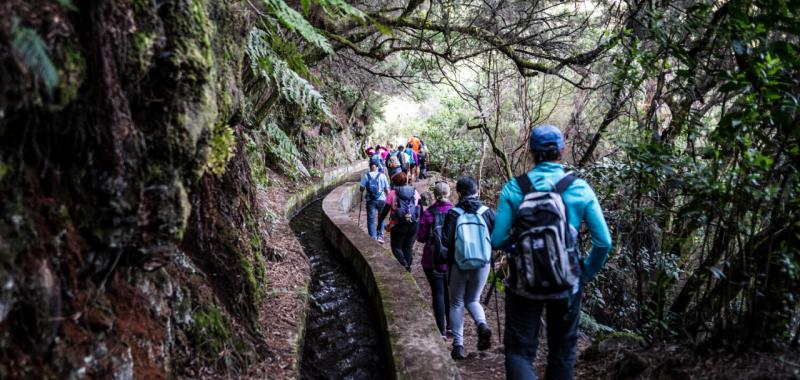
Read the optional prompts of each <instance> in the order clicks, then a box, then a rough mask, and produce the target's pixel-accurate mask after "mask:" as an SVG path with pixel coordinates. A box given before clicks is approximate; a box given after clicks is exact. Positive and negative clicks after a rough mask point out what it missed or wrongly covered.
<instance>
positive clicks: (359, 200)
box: [358, 193, 364, 228]
mask: <svg viewBox="0 0 800 380" xmlns="http://www.w3.org/2000/svg"><path fill="white" fill-rule="evenodd" d="M362 204H364V193H361V194H360V195H359V196H358V227H359V228H361V210H362V209H363V207H361V205H362Z"/></svg>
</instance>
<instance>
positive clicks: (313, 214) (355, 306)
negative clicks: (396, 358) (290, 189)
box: [291, 201, 389, 379]
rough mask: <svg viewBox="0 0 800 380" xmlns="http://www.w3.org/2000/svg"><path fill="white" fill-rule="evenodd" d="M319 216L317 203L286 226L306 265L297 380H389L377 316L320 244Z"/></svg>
mask: <svg viewBox="0 0 800 380" xmlns="http://www.w3.org/2000/svg"><path fill="white" fill-rule="evenodd" d="M321 213H322V201H316V202H314V203H312V204H311V205H309V206H308V207H306V208H305V209H304V210H302V211H301V212H300V213H299V214H298V215H297V216H296V217H295V218H294V219H292V222H291V226H292V230H294V233H295V234H296V235H297V237H298V239H299V240H300V242H301V244H302V245H303V250H304V251H305V253H306V256H308V259H309V263H310V265H311V284H310V286H309V292H310V301H309V304H310V305H309V310H308V317H307V319H306V335H305V344H304V348H303V359H302V364H301V365H302V367H301V375H300V377H301V379H384V378H388V377H389V370H388V368H389V367H388V365H387V363H388V360H387V358H386V354H385V353H384V350H383V342H382V338H381V333H380V330H379V324H378V317H377V315H378V313H377V312H375V310H374V307H373V305H372V303H371V302H370V300H369V298H367V294H366V291H365V290H364V288H363V286H362V285H361V283H360V281H359V279H358V277H357V276H356V274H355V273H354V272H353V269H352V268H351V267H350V266H349V265H348V264H347V263H346V262H345V261H344V260H343V259H342V258H341V256H340V255H339V254H338V253H337V252H335V251H334V250H333V249H332V247H331V246H330V245H329V244H328V242H327V241H326V240H325V237H324V236H323V234H322V225H321Z"/></svg>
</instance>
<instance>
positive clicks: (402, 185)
mask: <svg viewBox="0 0 800 380" xmlns="http://www.w3.org/2000/svg"><path fill="white" fill-rule="evenodd" d="M392 184H393V185H394V187H393V189H392V190H391V191H389V195H388V196H387V197H386V204H388V205H390V208H391V211H390V218H389V231H390V232H391V233H392V236H391V246H392V253H393V254H394V257H395V258H396V259H397V261H398V262H399V263H400V265H402V266H403V268H406V270H407V271H409V272H411V261H412V259H413V257H414V238H415V237H416V234H417V225H418V221H419V214H420V212H419V211H420V210H419V200H420V195H419V193H418V192H417V190H416V189H414V187H413V186H411V185H409V184H408V180H407V178H406V174H405V173H403V172H400V173H397V174H395V175H393V176H392Z"/></svg>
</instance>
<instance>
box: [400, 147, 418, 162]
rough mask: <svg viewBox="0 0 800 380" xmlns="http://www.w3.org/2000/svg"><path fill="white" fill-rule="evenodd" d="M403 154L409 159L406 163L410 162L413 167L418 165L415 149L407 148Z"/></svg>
mask: <svg viewBox="0 0 800 380" xmlns="http://www.w3.org/2000/svg"><path fill="white" fill-rule="evenodd" d="M403 153H405V154H406V157H407V159H406V161H408V163H409V164H411V165H416V164H417V162H416V161H414V150H413V149H411V148H406V150H404V151H403Z"/></svg>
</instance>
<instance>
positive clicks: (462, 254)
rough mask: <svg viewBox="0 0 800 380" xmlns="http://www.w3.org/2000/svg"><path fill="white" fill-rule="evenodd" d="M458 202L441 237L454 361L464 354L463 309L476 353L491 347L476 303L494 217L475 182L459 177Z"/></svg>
mask: <svg viewBox="0 0 800 380" xmlns="http://www.w3.org/2000/svg"><path fill="white" fill-rule="evenodd" d="M456 192H457V193H458V196H459V201H458V203H457V204H456V206H455V207H453V208H451V209H450V211H449V212H448V213H447V216H446V217H445V222H444V229H443V231H442V235H443V238H444V245H445V246H446V247H447V251H448V262H449V264H450V266H449V272H450V273H449V277H450V279H449V284H448V288H449V291H450V325H451V326H452V328H453V350H452V352H451V356H452V357H453V359H455V360H463V359H465V358H466V355H465V354H464V307H465V306H466V309H467V311H469V314H470V315H471V316H472V319H473V321H475V325H476V326H477V327H478V350H480V351H483V350H486V349H488V348H490V347H491V345H492V330H491V329H490V328H489V325H488V324H487V323H486V314H485V313H484V311H483V306H481V304H480V296H481V292H483V287H484V286H485V285H486V280H487V278H488V277H489V270H490V262H491V256H492V247H491V244H490V242H489V237H490V235H491V231H492V229H493V225H494V218H495V214H494V211H492V210H491V209H490V208H488V207H486V206H484V205H483V203H481V200H480V198H478V181H476V180H475V178H472V177H461V178H460V179H459V180H458V182H456Z"/></svg>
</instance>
